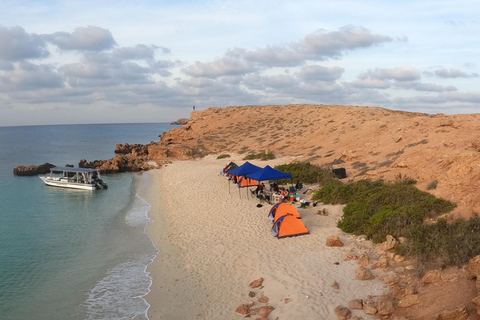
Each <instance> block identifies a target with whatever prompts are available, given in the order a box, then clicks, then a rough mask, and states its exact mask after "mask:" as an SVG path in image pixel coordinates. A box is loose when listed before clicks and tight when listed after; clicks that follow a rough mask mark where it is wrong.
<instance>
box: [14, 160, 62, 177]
mask: <svg viewBox="0 0 480 320" xmlns="http://www.w3.org/2000/svg"><path fill="white" fill-rule="evenodd" d="M53 167H56V166H55V165H53V164H51V163H48V162H45V163H44V164H40V165H37V166H35V165H32V166H28V167H25V166H16V167H15V168H13V174H14V175H16V176H36V175H38V174H47V173H49V172H50V168H53Z"/></svg>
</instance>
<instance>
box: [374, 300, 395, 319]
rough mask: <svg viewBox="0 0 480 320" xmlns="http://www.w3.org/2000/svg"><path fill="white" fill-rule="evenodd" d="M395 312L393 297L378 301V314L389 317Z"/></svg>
mask: <svg viewBox="0 0 480 320" xmlns="http://www.w3.org/2000/svg"><path fill="white" fill-rule="evenodd" d="M393 311H395V308H394V307H393V297H391V296H387V295H385V296H381V297H380V298H378V299H377V314H379V315H382V316H387V315H389V314H392V313H393Z"/></svg>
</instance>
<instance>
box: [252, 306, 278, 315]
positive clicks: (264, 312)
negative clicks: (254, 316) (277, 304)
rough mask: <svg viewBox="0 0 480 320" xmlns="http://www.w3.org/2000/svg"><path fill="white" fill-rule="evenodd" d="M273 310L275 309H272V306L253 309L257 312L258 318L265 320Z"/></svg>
mask: <svg viewBox="0 0 480 320" xmlns="http://www.w3.org/2000/svg"><path fill="white" fill-rule="evenodd" d="M273 310H275V308H274V307H272V306H265V307H261V308H257V309H255V311H257V313H258V315H259V316H260V317H264V318H267V317H268V315H269V314H270V313H271V312H272V311H273Z"/></svg>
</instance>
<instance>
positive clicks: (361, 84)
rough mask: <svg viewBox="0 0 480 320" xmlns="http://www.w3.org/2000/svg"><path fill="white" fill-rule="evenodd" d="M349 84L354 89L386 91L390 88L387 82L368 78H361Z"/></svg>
mask: <svg viewBox="0 0 480 320" xmlns="http://www.w3.org/2000/svg"><path fill="white" fill-rule="evenodd" d="M349 84H350V85H351V86H352V87H354V88H358V89H361V88H370V89H387V88H390V87H391V83H390V81H388V80H380V79H368V78H361V79H357V80H354V81H352V82H349Z"/></svg>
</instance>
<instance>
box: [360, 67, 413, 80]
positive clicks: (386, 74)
mask: <svg viewBox="0 0 480 320" xmlns="http://www.w3.org/2000/svg"><path fill="white" fill-rule="evenodd" d="M358 78H359V79H362V80H364V79H377V80H396V81H413V80H419V79H420V72H419V71H418V70H416V69H415V68H412V67H395V68H390V69H388V68H375V69H374V70H369V71H367V72H364V73H362V74H360V75H359V76H358Z"/></svg>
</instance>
